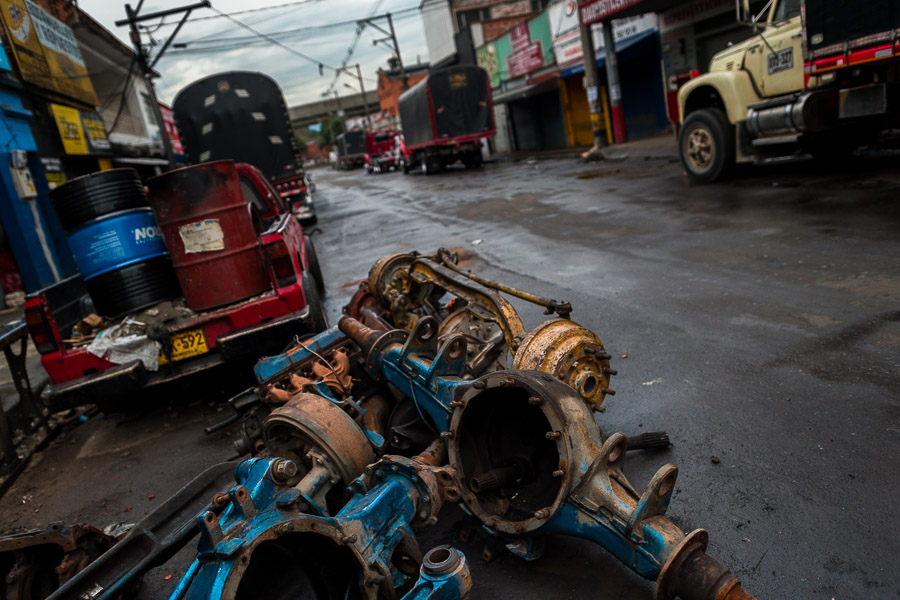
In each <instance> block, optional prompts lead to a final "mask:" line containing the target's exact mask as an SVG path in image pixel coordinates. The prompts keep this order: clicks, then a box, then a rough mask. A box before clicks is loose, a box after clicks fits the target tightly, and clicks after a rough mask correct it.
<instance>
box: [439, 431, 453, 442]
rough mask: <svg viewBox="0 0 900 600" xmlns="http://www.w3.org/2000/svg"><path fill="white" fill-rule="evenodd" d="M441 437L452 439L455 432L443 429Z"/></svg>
mask: <svg viewBox="0 0 900 600" xmlns="http://www.w3.org/2000/svg"><path fill="white" fill-rule="evenodd" d="M441 438H443V439H445V440H452V439H453V432H452V431H442V432H441Z"/></svg>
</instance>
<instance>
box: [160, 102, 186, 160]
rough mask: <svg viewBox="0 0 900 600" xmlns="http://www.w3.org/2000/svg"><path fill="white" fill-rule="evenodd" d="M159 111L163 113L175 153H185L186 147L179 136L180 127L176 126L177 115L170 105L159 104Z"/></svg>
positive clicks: (167, 132)
mask: <svg viewBox="0 0 900 600" xmlns="http://www.w3.org/2000/svg"><path fill="white" fill-rule="evenodd" d="M159 112H160V114H161V115H162V120H163V126H165V128H166V135H167V136H168V138H169V144H170V145H171V146H172V152H173V153H174V154H181V155H182V156H183V155H184V148H183V147H182V146H181V138H179V137H178V128H177V127H175V115H174V114H173V113H172V109H171V108H169V107H168V106H163V105H162V104H160V105H159Z"/></svg>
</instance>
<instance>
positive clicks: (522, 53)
mask: <svg viewBox="0 0 900 600" xmlns="http://www.w3.org/2000/svg"><path fill="white" fill-rule="evenodd" d="M509 43H510V47H511V48H510V52H509V54H507V55H506V78H507V79H515V78H516V77H521V76H522V75H525V74H526V73H530V72H531V71H534V70H536V69H540V68H541V67H543V66H544V50H543V48H542V47H541V43H540V42H533V41H531V36H530V35H529V34H528V23H521V24H520V25H516V26H515V27H514V28H513V30H512V31H510V33H509Z"/></svg>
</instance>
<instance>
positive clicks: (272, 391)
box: [54, 251, 752, 600]
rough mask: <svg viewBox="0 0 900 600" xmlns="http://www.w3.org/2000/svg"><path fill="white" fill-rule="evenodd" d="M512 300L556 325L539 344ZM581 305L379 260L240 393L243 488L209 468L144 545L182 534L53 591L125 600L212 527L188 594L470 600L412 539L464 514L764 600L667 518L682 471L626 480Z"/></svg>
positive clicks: (526, 545) (534, 547) (414, 259)
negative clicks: (449, 505)
mask: <svg viewBox="0 0 900 600" xmlns="http://www.w3.org/2000/svg"><path fill="white" fill-rule="evenodd" d="M499 289H502V290H503V291H504V292H506V293H508V294H512V295H514V296H516V297H519V298H523V299H526V300H529V301H531V302H535V303H538V304H540V305H542V306H544V307H545V310H546V311H547V312H548V313H554V312H555V313H556V314H557V315H560V317H559V318H558V319H552V320H550V321H548V322H546V323H543V324H541V325H539V326H537V327H536V328H534V329H532V330H531V331H530V332H526V330H525V328H524V326H523V324H522V321H521V319H520V318H519V316H518V313H517V312H516V311H515V309H514V308H513V307H512V305H511V304H509V302H507V301H506V300H505V299H503V298H502V297H501V296H500V294H499V293H498V290H499ZM444 296H451V298H450V299H449V301H448V302H446V303H444V302H442V301H441V300H442V298H443V297H444ZM571 310H572V309H571V306H570V305H569V304H568V303H564V302H558V301H555V300H550V299H546V298H539V297H537V296H534V295H532V294H528V293H526V292H521V291H519V290H515V289H514V288H510V287H508V286H503V285H501V284H497V283H494V282H491V281H489V280H486V279H482V278H480V277H476V276H474V275H470V274H467V273H465V272H463V271H462V270H461V269H460V268H459V267H458V266H457V264H456V260H455V257H454V256H453V255H451V254H450V253H448V252H446V251H439V252H438V253H437V254H435V255H434V256H428V257H424V256H420V255H417V254H405V255H392V256H389V257H385V258H384V259H381V260H379V261H378V262H377V263H376V264H375V266H374V267H373V269H372V271H371V272H370V275H369V279H368V281H367V282H366V283H365V284H364V285H363V286H361V287H360V290H359V291H358V292H357V294H355V295H354V298H353V300H352V301H351V303H350V304H349V305H348V307H347V308H346V312H347V313H348V314H347V315H346V316H344V317H343V318H342V319H341V320H340V322H339V324H338V326H337V327H335V328H332V329H329V330H326V331H324V332H322V333H320V334H319V335H317V336H315V337H313V338H311V339H308V340H297V342H296V344H295V345H294V347H292V348H291V349H290V350H288V351H287V352H285V353H284V354H281V355H278V356H275V357H270V358H267V359H264V360H262V361H260V362H259V363H258V364H257V367H256V374H257V377H258V378H259V380H260V384H259V386H257V387H256V388H253V389H251V390H248V391H247V392H245V393H243V394H241V395H239V396H237V397H235V398H233V399H232V400H231V403H232V406H233V407H234V408H235V411H236V412H235V417H233V418H232V419H230V420H229V421H227V422H226V424H227V423H233V422H235V421H237V420H239V419H243V420H244V422H243V435H242V440H241V442H240V443H239V444H238V448H239V450H241V451H242V452H245V453H253V454H256V455H257V457H254V458H249V459H245V460H244V461H242V462H241V463H240V464H239V465H238V466H237V468H236V469H234V480H235V483H236V485H232V486H230V487H229V488H228V489H227V490H224V493H223V492H222V491H220V492H219V493H216V494H209V490H210V489H214V487H213V486H214V484H215V483H218V482H220V481H221V475H222V474H223V473H224V469H225V468H228V466H229V465H227V464H226V465H220V466H218V467H216V468H215V469H217V470H215V471H213V472H212V473H211V474H205V475H203V476H201V477H200V478H198V480H196V481H195V482H192V483H191V484H190V485H189V486H188V488H186V490H187V491H185V490H183V491H182V493H180V494H179V495H178V496H176V498H173V499H172V500H170V501H169V502H167V503H166V505H167V506H168V507H169V508H165V507H161V508H160V509H158V510H157V511H156V512H155V513H154V515H151V517H148V519H147V520H145V521H147V522H149V525H145V524H144V523H139V524H138V525H137V526H136V528H135V529H136V531H134V532H132V534H131V536H133V537H134V538H135V540H146V539H148V538H147V536H149V535H150V534H151V533H152V534H153V539H159V540H168V541H162V542H157V543H156V545H155V546H154V545H153V544H138V543H137V542H133V543H131V546H133V547H143V546H146V547H148V548H149V550H147V551H146V552H144V553H143V554H140V553H139V558H140V560H138V561H135V559H134V557H130V555H129V554H128V553H127V552H125V551H119V548H120V547H123V545H126V544H129V538H126V539H125V540H123V542H121V543H120V544H119V546H117V547H116V548H113V550H112V551H111V552H110V553H108V554H107V555H106V556H104V557H102V558H101V559H100V560H98V561H97V562H96V563H95V564H94V565H93V566H91V567H88V569H85V571H83V572H82V574H80V575H79V576H78V577H76V579H75V580H73V582H72V583H71V584H70V585H69V586H65V587H64V588H63V589H61V590H60V592H59V593H58V595H56V596H54V597H55V598H80V597H83V596H78V595H72V593H70V592H69V589H67V588H74V587H76V585H80V586H81V587H80V589H82V590H84V589H87V590H88V591H90V590H91V589H94V590H95V591H96V593H95V594H94V595H90V596H88V597H90V598H105V597H112V596H111V595H108V594H111V593H112V590H114V589H117V588H118V589H121V587H120V586H121V584H122V582H123V581H127V580H130V579H132V578H134V577H136V576H137V575H139V574H140V573H141V572H145V571H146V569H147V568H149V566H150V565H153V564H159V561H160V560H161V559H163V558H165V557H167V556H171V555H172V554H174V552H175V551H176V550H177V547H178V545H177V544H179V543H181V544H182V545H183V544H184V543H187V540H188V539H189V538H190V535H191V534H196V533H199V534H200V541H199V544H198V552H197V556H196V558H195V560H194V561H193V562H192V564H191V566H190V567H189V568H188V570H187V573H186V574H185V576H184V578H183V579H182V580H181V581H180V582H179V584H178V586H177V587H176V589H175V591H174V592H173V593H172V596H171V598H172V599H173V600H176V599H181V598H191V599H195V598H228V599H231V598H245V597H253V598H282V597H285V598H286V597H294V596H297V595H303V596H304V597H315V598H328V599H331V598H339V597H340V598H364V597H365V598H399V597H403V598H410V599H411V598H429V597H440V598H463V597H465V596H466V594H467V593H468V590H469V588H470V587H471V580H470V577H469V574H468V570H467V567H466V563H465V559H464V557H462V556H461V555H460V554H459V553H458V552H457V551H456V550H453V549H451V548H446V547H439V548H437V549H435V550H432V552H431V553H429V554H426V555H425V556H423V555H422V553H421V551H420V550H419V547H418V544H417V542H416V538H415V535H414V533H413V530H414V528H416V527H418V526H421V525H426V524H428V525H430V524H434V523H436V522H437V520H438V518H439V514H440V509H441V506H442V505H443V503H444V502H458V503H460V505H461V507H462V509H463V510H464V511H465V512H466V513H467V514H468V515H470V516H471V517H473V518H474V519H477V520H478V521H480V523H481V531H482V532H483V534H484V536H485V538H486V540H487V542H488V544H489V545H491V546H492V547H495V548H496V547H505V548H506V549H508V550H509V551H510V552H511V553H513V554H515V555H518V556H521V557H523V558H525V559H528V560H533V559H537V558H539V557H540V555H541V552H542V549H543V541H544V539H545V536H546V535H547V534H564V535H571V536H576V537H581V538H584V539H587V540H590V541H593V542H595V543H596V544H598V545H600V546H602V547H603V548H605V549H606V550H608V551H609V552H610V553H611V554H612V555H613V556H615V557H617V558H618V559H619V560H621V561H622V562H623V563H624V564H625V565H626V566H628V567H629V568H630V569H632V570H633V571H635V572H636V573H638V574H639V575H641V576H643V577H645V578H647V579H650V580H653V581H655V582H656V585H655V589H654V598H656V599H659V600H665V599H669V598H675V597H680V598H684V599H686V600H713V599H715V600H745V599H749V598H752V596H750V595H749V594H747V593H746V592H744V591H743V589H742V588H741V585H740V583H739V582H738V580H737V579H736V578H735V577H734V576H732V574H731V573H730V572H729V571H728V570H727V569H726V568H725V567H724V566H722V565H721V564H719V563H718V562H717V561H716V560H715V559H713V558H712V557H710V556H709V555H707V554H706V547H707V543H708V535H707V533H706V531H704V530H702V529H698V530H695V531H693V532H691V533H688V534H685V533H684V532H683V531H682V530H681V529H680V528H678V527H677V526H676V525H675V524H673V523H672V521H670V520H669V519H668V518H667V517H666V516H665V514H666V511H667V509H668V506H669V502H670V500H671V496H672V493H673V491H674V488H675V481H676V477H677V468H676V467H675V466H673V465H665V466H663V467H662V468H661V469H660V470H659V471H658V472H657V473H656V474H655V475H654V476H653V478H652V479H651V481H650V483H649V485H648V486H647V487H646V488H645V489H644V490H643V491H639V490H637V489H636V488H635V487H633V486H632V485H631V483H630V482H629V481H628V479H627V478H626V477H625V475H624V473H623V472H622V464H623V461H624V458H625V455H626V452H627V450H628V449H629V446H630V442H629V440H628V439H627V438H626V436H625V435H623V434H621V433H614V434H612V435H608V436H607V435H604V434H603V433H602V432H601V430H600V427H599V425H598V424H597V421H596V419H595V415H596V413H597V412H598V410H599V409H600V404H601V402H602V400H603V397H604V395H605V394H606V393H608V391H609V390H608V387H607V385H608V381H609V376H610V375H612V371H611V369H610V368H609V356H608V354H606V353H605V351H604V349H603V346H602V344H601V343H600V340H599V339H598V338H597V336H596V335H594V334H593V333H591V332H590V331H588V330H586V329H584V328H582V327H580V326H578V325H576V324H574V323H572V322H571V321H570V320H569V319H568V317H569V315H570V314H571ZM357 317H359V318H357ZM361 319H362V320H361ZM364 321H365V322H364ZM398 324H399V326H398ZM535 340H537V341H535ZM562 349H564V351H563V350H562ZM509 362H511V363H512V365H511V367H512V368H509V366H510V365H509ZM591 379H593V381H592V382H591ZM224 425H225V424H223V425H222V426H224ZM214 429H215V428H214ZM652 437H653V436H651V438H652ZM655 441H656V442H657V443H659V444H660V445H667V444H668V440H667V439H666V438H665V436H659V438H658V439H655ZM198 481H199V483H197V482H198ZM219 489H220V490H222V488H219ZM191 490H193V491H191ZM201 492H207V495H206V496H205V499H206V501H205V502H204V496H203V494H202V493H201ZM191 511H193V512H191ZM189 515H191V516H189ZM153 523H166V524H168V525H166V528H167V529H166V530H167V531H170V532H178V534H177V535H176V534H174V533H170V534H169V535H168V536H167V537H166V536H157V535H156V533H155V530H154V525H153ZM129 560H131V562H129ZM104 562H107V566H108V567H109V568H110V569H111V570H110V569H107V570H106V571H104V568H103V564H102V563H104ZM116 577H118V579H116ZM101 579H103V581H104V583H101V582H100V580H101ZM110 580H111V581H112V583H110ZM91 585H93V586H99V587H93V588H92V587H90V586H91ZM86 586H87V587H86Z"/></svg>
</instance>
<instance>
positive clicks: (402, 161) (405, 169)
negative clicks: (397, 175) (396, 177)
mask: <svg viewBox="0 0 900 600" xmlns="http://www.w3.org/2000/svg"><path fill="white" fill-rule="evenodd" d="M400 170H401V171H403V174H404V175H409V165H408V164H406V160H405V159H403V158H401V159H400Z"/></svg>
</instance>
